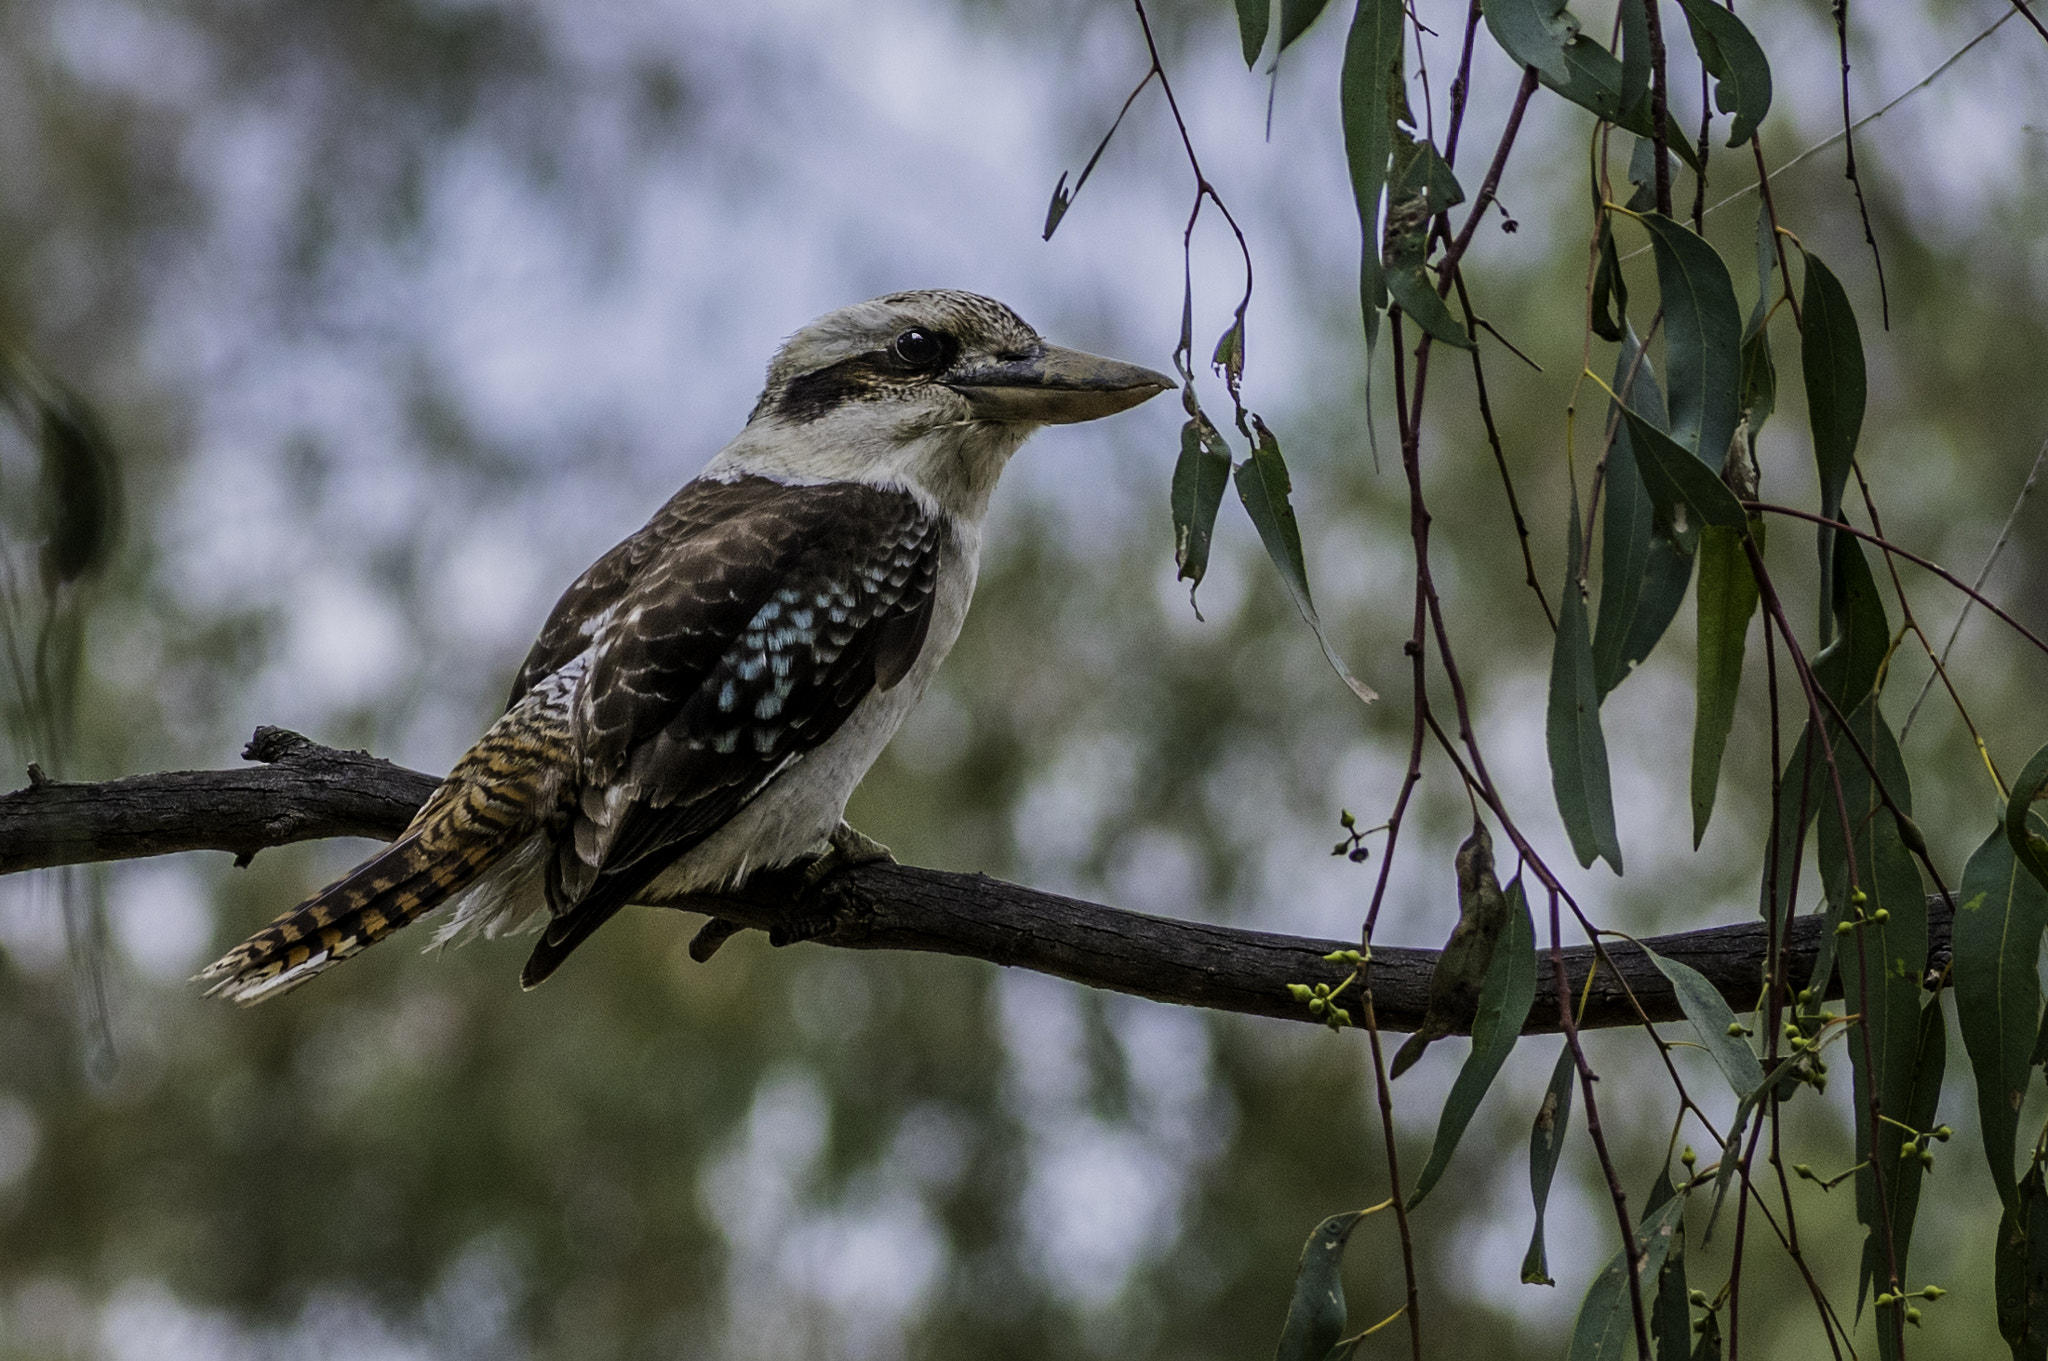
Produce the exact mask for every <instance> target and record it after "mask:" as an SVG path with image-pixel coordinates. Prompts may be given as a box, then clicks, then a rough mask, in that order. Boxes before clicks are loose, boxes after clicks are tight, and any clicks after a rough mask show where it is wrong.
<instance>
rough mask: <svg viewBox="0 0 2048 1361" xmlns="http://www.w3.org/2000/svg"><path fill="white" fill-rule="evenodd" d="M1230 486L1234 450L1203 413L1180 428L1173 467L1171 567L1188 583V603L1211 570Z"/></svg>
mask: <svg viewBox="0 0 2048 1361" xmlns="http://www.w3.org/2000/svg"><path fill="white" fill-rule="evenodd" d="M1229 482H1230V450H1229V448H1228V447H1227V446H1226V445H1225V444H1224V442H1223V436H1222V435H1221V434H1219V433H1218V432H1217V429H1216V427H1215V426H1214V425H1212V424H1211V423H1210V421H1209V418H1208V417H1207V416H1204V415H1202V414H1201V413H1200V412H1197V413H1195V414H1194V415H1193V416H1190V417H1189V418H1188V421H1187V424H1185V425H1183V426H1181V428H1180V458H1179V459H1178V460H1176V461H1175V463H1174V465H1173V494H1172V499H1173V561H1174V564H1175V565H1176V566H1177V567H1178V568H1179V573H1178V577H1179V579H1180V580H1182V581H1185V582H1187V583H1188V599H1189V600H1190V601H1192V600H1193V599H1194V595H1195V590H1196V588H1197V587H1199V586H1200V585H1201V584H1202V577H1203V575H1204V574H1206V573H1207V572H1208V570H1209V543H1210V539H1211V538H1212V537H1213V535H1214V533H1215V529H1216V511H1217V508H1218V507H1219V506H1221V505H1222V504H1223V488H1224V487H1225V486H1226V485H1228V483H1229Z"/></svg>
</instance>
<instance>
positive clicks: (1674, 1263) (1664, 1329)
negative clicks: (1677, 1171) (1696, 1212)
mask: <svg viewBox="0 0 2048 1361" xmlns="http://www.w3.org/2000/svg"><path fill="white" fill-rule="evenodd" d="M1677 1196H1678V1191H1677V1188H1675V1187H1674V1186H1672V1184H1671V1170H1670V1169H1669V1168H1668V1167H1667V1168H1665V1169H1664V1170H1663V1171H1661V1172H1659V1173H1658V1174H1657V1184H1656V1185H1655V1186H1654V1187H1652V1188H1651V1190H1650V1198H1649V1200H1648V1201H1647V1202H1646V1204H1645V1209H1646V1211H1647V1212H1649V1213H1653V1214H1654V1213H1655V1212H1656V1211H1657V1210H1658V1209H1660V1208H1662V1207H1663V1206H1664V1205H1665V1204H1666V1203H1667V1202H1669V1201H1671V1200H1672V1199H1674V1198H1677ZM1646 1284H1649V1282H1646ZM1654 1285H1655V1290H1656V1294H1655V1302H1654V1303H1653V1304H1652V1305H1651V1306H1650V1341H1651V1342H1652V1343H1653V1344H1654V1345H1655V1346H1656V1348H1657V1361H1685V1358H1686V1354H1687V1353H1688V1352H1690V1351H1691V1350H1692V1305H1691V1302H1690V1301H1689V1300H1688V1299H1687V1298H1686V1296H1687V1293H1688V1292H1687V1290H1686V1288H1685V1217H1684V1216H1683V1215H1680V1216H1679V1218H1678V1220H1677V1221H1676V1223H1674V1224H1673V1226H1672V1229H1671V1247H1670V1249H1669V1250H1668V1251H1667V1252H1665V1254H1664V1265H1663V1266H1661V1267H1659V1268H1658V1269H1657V1276H1656V1280H1655V1282H1654Z"/></svg>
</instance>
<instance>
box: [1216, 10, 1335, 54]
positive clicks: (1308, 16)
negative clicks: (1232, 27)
mask: <svg viewBox="0 0 2048 1361" xmlns="http://www.w3.org/2000/svg"><path fill="white" fill-rule="evenodd" d="M1329 3H1330V0H1280V50H1281V51H1282V52H1285V51H1286V50H1287V49H1288V48H1289V47H1292V46H1293V45H1294V40H1295V39H1296V38H1299V37H1300V36H1301V35H1302V34H1304V33H1306V32H1308V30H1309V28H1310V26H1311V25H1313V24H1314V23H1315V21H1316V20H1317V19H1320V18H1321V17H1322V15H1323V9H1324V7H1325V6H1327V5H1328V4H1329ZM1243 26H1244V18H1243V16H1242V15H1240V16H1239V17H1238V27H1239V29H1240V30H1242V28H1243Z"/></svg>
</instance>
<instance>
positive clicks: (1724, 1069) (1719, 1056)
mask: <svg viewBox="0 0 2048 1361" xmlns="http://www.w3.org/2000/svg"><path fill="white" fill-rule="evenodd" d="M1642 949H1643V953H1644V954H1646V955H1648V956H1649V957H1650V962H1651V963H1653V964H1655V965H1656V966H1657V971H1658V972H1659V973H1661V974H1663V975H1664V976H1665V977H1666V978H1668V979H1670V980H1671V990H1672V992H1673V993H1674V994H1676V995H1677V997H1678V1008H1679V1010H1680V1011H1683V1012H1684V1013H1685V1019H1686V1020H1687V1021H1689V1022H1691V1024H1692V1028H1693V1033H1694V1034H1696V1035H1697V1036H1699V1041H1700V1047H1701V1048H1703V1049H1705V1050H1706V1051H1707V1053H1709V1054H1711V1055H1712V1056H1713V1059H1714V1062H1715V1063H1716V1064H1718V1065H1719V1066H1720V1069H1721V1075H1722V1076H1723V1077H1725V1078H1727V1079H1728V1087H1729V1090H1731V1091H1733V1092H1734V1093H1735V1097H1736V1099H1737V1100H1738V1101H1739V1100H1741V1099H1742V1098H1744V1097H1746V1096H1750V1095H1752V1094H1753V1093H1755V1092H1756V1091H1757V1089H1758V1088H1760V1087H1762V1086H1763V1085H1764V1068H1763V1064H1762V1063H1761V1062H1759V1061H1758V1059H1757V1056H1756V1051H1755V1050H1754V1049H1751V1048H1750V1047H1749V1041H1748V1040H1747V1039H1745V1038H1744V1037H1743V1035H1742V1034H1741V1032H1740V1027H1739V1026H1738V1025H1737V1023H1736V1020H1735V1013H1734V1012H1733V1011H1732V1010H1730V1009H1729V1006H1728V1001H1727V999H1726V998H1724V997H1722V996H1721V992H1720V990H1719V989H1718V988H1716V987H1715V986H1714V985H1713V984H1712V983H1709V982H1708V981H1707V979H1706V976H1705V975H1704V974H1702V973H1701V972H1700V971H1699V970H1698V969H1695V968H1693V967H1692V966H1691V965H1690V964H1685V963H1681V962H1680V961H1678V960H1675V959H1666V958H1664V956H1662V955H1660V954H1658V953H1657V952H1656V951H1655V950H1652V949H1650V948H1649V947H1648V946H1643V947H1642Z"/></svg>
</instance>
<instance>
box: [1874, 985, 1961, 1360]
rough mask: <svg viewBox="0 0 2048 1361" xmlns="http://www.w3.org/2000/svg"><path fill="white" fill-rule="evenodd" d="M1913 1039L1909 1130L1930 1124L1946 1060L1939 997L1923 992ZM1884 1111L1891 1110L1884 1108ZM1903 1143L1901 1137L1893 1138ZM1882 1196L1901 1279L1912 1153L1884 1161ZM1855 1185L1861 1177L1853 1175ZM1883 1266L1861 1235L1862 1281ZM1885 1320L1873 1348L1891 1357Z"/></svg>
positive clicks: (1916, 1187)
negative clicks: (1887, 1207) (1887, 1206)
mask: <svg viewBox="0 0 2048 1361" xmlns="http://www.w3.org/2000/svg"><path fill="white" fill-rule="evenodd" d="M1918 1032H1919V1033H1918V1036H1917V1039H1918V1043H1917V1044H1916V1046H1915V1047H1914V1051H1913V1055H1914V1065H1913V1072H1912V1086H1911V1088H1910V1089H1909V1091H1908V1095H1907V1104H1906V1105H1905V1106H1904V1107H1903V1109H1904V1110H1905V1112H1906V1113H1905V1115H1904V1116H1902V1117H1894V1118H1897V1119H1901V1120H1902V1121H1903V1122H1904V1123H1905V1124H1908V1125H1911V1126H1912V1127H1913V1128H1914V1129H1920V1130H1924V1129H1928V1128H1930V1127H1932V1125H1933V1124H1934V1116H1935V1108H1936V1103H1937V1102H1938V1101H1939V1099H1940V1097H1941V1079H1942V1073H1943V1070H1944V1069H1945V1068H1946V1067H1947V1064H1948V1023H1947V1022H1946V1021H1945V1020H1944V1019H1943V1017H1942V1014H1941V999H1940V998H1939V997H1935V996H1929V997H1928V998H1926V999H1925V1004H1924V1005H1923V1006H1922V1007H1921V1008H1920V1014H1919V1026H1918ZM1886 1109H1887V1110H1890V1109H1892V1108H1891V1107H1887V1108H1886ZM1899 1144H1900V1146H1903V1145H1904V1138H1903V1136H1902V1137H1901V1139H1900V1140H1899ZM1885 1166H1886V1168H1887V1169H1896V1170H1895V1171H1894V1170H1887V1171H1886V1173H1885V1198H1886V1199H1887V1200H1888V1201H1889V1202H1890V1203H1891V1224H1892V1237H1893V1240H1894V1241H1895V1242H1896V1243H1897V1245H1898V1263H1899V1279H1900V1281H1901V1283H1903V1282H1904V1281H1905V1280H1906V1279H1907V1276H1906V1253H1907V1249H1908V1247H1910V1246H1911V1244H1912V1241H1913V1221H1914V1219H1915V1218H1916V1217H1917V1216H1918V1213H1919V1208H1920V1188H1921V1185H1922V1184H1923V1183H1924V1182H1925V1180H1926V1178H1927V1169H1926V1168H1925V1167H1924V1166H1923V1165H1922V1164H1921V1162H1920V1159H1919V1158H1918V1156H1915V1157H1911V1158H1901V1159H1900V1160H1899V1161H1897V1162H1893V1163H1887V1164H1885ZM1858 1184H1859V1186H1860V1185H1861V1182H1860V1180H1859V1183H1858ZM1888 1270H1889V1265H1888V1262H1887V1259H1886V1255H1885V1250H1884V1242H1883V1240H1882V1239H1880V1238H1879V1237H1878V1236H1877V1235H1875V1234H1872V1235H1870V1236H1869V1237H1866V1238H1865V1239H1864V1240H1863V1271H1862V1276H1863V1280H1864V1282H1865V1283H1867V1284H1875V1285H1878V1286H1880V1288H1881V1287H1882V1284H1883V1282H1884V1281H1885V1279H1886V1275H1887V1272H1888ZM1888 1322H1889V1320H1882V1321H1881V1322H1880V1326H1879V1328H1878V1330H1877V1352H1878V1355H1879V1356H1880V1357H1886V1358H1892V1359H1893V1361H1896V1358H1897V1357H1898V1355H1899V1350H1898V1339H1897V1337H1896V1335H1895V1333H1894V1331H1893V1329H1892V1328H1890V1327H1888V1326H1884V1324H1885V1323H1888Z"/></svg>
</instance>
